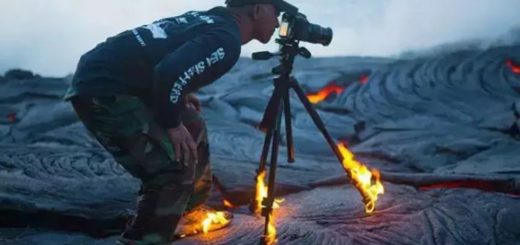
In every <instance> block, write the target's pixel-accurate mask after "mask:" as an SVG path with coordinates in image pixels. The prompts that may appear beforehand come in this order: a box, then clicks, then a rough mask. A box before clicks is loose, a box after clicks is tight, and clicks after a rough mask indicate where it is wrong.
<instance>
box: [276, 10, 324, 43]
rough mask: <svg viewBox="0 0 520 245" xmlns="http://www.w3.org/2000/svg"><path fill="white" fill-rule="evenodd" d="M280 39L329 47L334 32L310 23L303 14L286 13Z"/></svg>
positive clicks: (281, 26) (281, 25)
mask: <svg viewBox="0 0 520 245" xmlns="http://www.w3.org/2000/svg"><path fill="white" fill-rule="evenodd" d="M279 35H280V38H282V39H287V40H297V41H304V42H309V43H315V44H321V45H323V46H328V45H329V44H330V42H331V41H332V37H333V32H332V29H331V28H329V27H322V26H320V25H317V24H313V23H310V22H309V21H308V20H307V17H306V16H305V15H304V14H302V13H296V14H288V13H285V14H284V15H283V17H282V22H281V24H280V32H279Z"/></svg>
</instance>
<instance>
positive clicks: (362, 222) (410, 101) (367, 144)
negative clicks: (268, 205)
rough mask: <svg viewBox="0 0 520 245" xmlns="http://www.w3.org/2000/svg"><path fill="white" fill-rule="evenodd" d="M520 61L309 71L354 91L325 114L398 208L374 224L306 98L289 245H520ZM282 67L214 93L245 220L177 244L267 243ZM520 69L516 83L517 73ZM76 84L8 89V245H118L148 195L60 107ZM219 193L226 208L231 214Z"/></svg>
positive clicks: (379, 64)
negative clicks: (262, 202)
mask: <svg viewBox="0 0 520 245" xmlns="http://www.w3.org/2000/svg"><path fill="white" fill-rule="evenodd" d="M517 64H520V46H514V45H513V46H504V47H498V48H492V49H487V50H477V49H472V50H461V51H450V52H445V53H438V54H435V55H428V56H421V57H414V58H409V59H399V60H397V59H395V60H394V59H378V58H317V59H311V60H299V61H298V62H297V63H296V71H295V76H296V78H297V79H298V80H299V81H300V82H301V84H302V85H303V87H304V88H305V89H306V91H307V92H309V93H310V92H315V91H318V90H320V89H321V88H322V87H324V86H326V85H328V84H331V83H334V84H337V85H340V86H342V87H344V88H345V90H344V91H343V92H342V93H340V94H338V95H332V96H330V97H329V98H328V99H327V100H326V101H324V102H321V103H319V104H317V105H316V108H317V109H318V111H319V113H320V115H321V116H322V118H323V120H324V122H325V124H326V126H327V128H328V129H329V130H330V132H331V134H332V135H333V136H334V137H335V138H336V139H337V140H338V141H344V142H347V144H348V145H349V147H350V149H351V150H352V151H353V152H354V153H355V154H356V158H357V159H358V160H359V161H361V162H363V163H365V164H367V165H368V166H370V167H374V168H378V169H380V170H381V171H382V180H383V184H384V186H385V194H384V195H383V196H382V197H381V199H380V200H379V201H378V203H377V207H376V211H375V212H374V213H373V214H372V215H365V214H364V209H363V203H362V201H361V198H360V196H359V193H358V192H357V190H356V189H355V188H353V186H352V185H350V184H349V183H348V181H347V179H346V177H345V174H344V172H343V170H342V168H341V166H340V164H339V163H338V162H337V160H335V157H334V155H333V153H332V152H331V150H330V149H329V148H328V146H327V144H326V143H325V141H324V139H323V138H322V137H321V135H320V134H319V132H318V131H317V130H316V128H315V127H314V125H313V123H312V121H311V120H310V118H309V117H308V115H307V113H306V112H305V110H304V109H303V107H302V105H301V104H299V103H297V102H296V96H295V94H293V95H292V96H293V98H294V100H293V101H294V102H293V103H292V104H293V105H292V106H293V110H292V114H293V122H294V138H295V144H296V156H297V161H296V163H294V164H287V163H286V162H285V155H286V149H285V147H283V146H284V145H285V142H282V148H281V153H280V155H281V158H280V161H281V162H280V166H279V174H278V176H277V182H278V183H279V186H278V192H279V195H281V196H283V197H284V198H285V200H286V201H285V202H284V203H283V204H282V208H281V209H280V210H279V211H277V215H278V218H277V226H278V229H279V237H278V239H279V244H520V229H518V228H517V227H518V226H520V209H519V208H518V207H520V154H518V149H520V71H518V70H520V68H516V69H515V67H516V65H517ZM274 65H276V62H275V61H268V62H258V61H251V60H248V59H242V60H241V61H240V62H239V64H237V66H236V67H235V68H234V69H233V70H232V72H231V73H230V74H228V75H227V76H225V77H223V78H222V79H220V80H219V81H218V82H216V83H215V84H214V85H211V86H210V87H207V88H205V89H203V90H202V91H200V93H199V96H200V98H201V100H202V102H203V111H204V117H205V118H206V120H207V124H208V127H209V131H210V136H209V137H210V142H211V154H212V164H213V170H214V172H215V174H216V176H217V177H218V178H219V179H220V181H221V182H222V184H223V185H224V186H225V187H226V188H227V189H228V193H229V196H228V199H230V200H231V201H232V202H233V203H234V204H235V205H237V206H240V205H242V206H240V207H239V208H237V209H236V210H235V219H234V220H233V224H232V226H231V227H230V228H229V229H225V230H222V231H218V232H215V233H211V234H209V235H203V236H195V237H191V238H187V239H184V240H180V241H178V242H177V243H178V244H206V243H207V244H257V243H258V241H259V237H260V235H261V234H262V232H263V220H262V219H259V218H257V217H255V216H253V215H251V214H249V212H247V208H246V206H245V205H246V204H247V200H248V198H249V196H250V195H251V192H252V190H253V184H254V181H253V179H254V175H255V170H256V168H257V164H258V163H257V162H258V159H259V157H260V150H261V146H262V144H263V137H264V136H263V134H262V133H261V132H260V131H258V130H256V129H255V126H256V125H257V124H258V123H259V121H260V120H261V117H262V113H263V110H264V109H265V105H266V104H267V101H268V99H269V96H270V94H271V92H272V88H273V87H272V81H271V78H272V77H271V75H270V70H271V67H273V66H274ZM517 69H518V70H517ZM67 82H68V79H67V78H64V79H61V78H60V79H52V78H41V77H34V78H28V79H21V80H20V79H14V78H9V77H8V76H6V77H5V78H2V79H0V149H1V150H0V217H1V219H0V227H1V228H0V243H2V244H111V243H113V242H114V240H115V239H116V237H117V236H116V234H118V233H119V232H120V231H121V228H122V226H123V224H124V222H125V220H126V218H127V217H128V216H129V215H131V214H132V212H133V209H134V204H135V198H136V192H137V188H138V182H137V181H136V180H135V179H133V178H132V177H130V176H129V175H128V174H126V173H125V172H124V170H122V169H121V168H120V167H119V166H118V165H117V164H116V163H115V162H114V161H113V159H111V158H110V157H109V156H108V155H107V154H106V153H104V151H103V150H102V149H101V148H100V147H99V146H98V144H97V143H96V142H95V141H93V140H92V139H91V138H90V137H89V136H88V134H87V133H86V131H85V129H84V128H83V126H82V125H81V124H80V123H79V122H78V120H77V118H76V116H75V114H74V112H73V111H72V109H71V107H70V105H69V104H68V103H65V102H63V101H62V100H61V97H62V96H63V94H64V92H65V89H66V87H67ZM218 197H219V194H218V193H215V198H214V200H213V203H217V204H218V203H219V199H218Z"/></svg>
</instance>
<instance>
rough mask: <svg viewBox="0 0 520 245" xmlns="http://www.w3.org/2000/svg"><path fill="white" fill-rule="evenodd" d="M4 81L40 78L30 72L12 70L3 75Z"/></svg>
mask: <svg viewBox="0 0 520 245" xmlns="http://www.w3.org/2000/svg"><path fill="white" fill-rule="evenodd" d="M4 76H5V79H6V80H26V79H33V78H40V76H39V75H36V74H34V73H32V72H31V71H26V70H22V69H12V70H9V71H7V72H6V73H5V75H4Z"/></svg>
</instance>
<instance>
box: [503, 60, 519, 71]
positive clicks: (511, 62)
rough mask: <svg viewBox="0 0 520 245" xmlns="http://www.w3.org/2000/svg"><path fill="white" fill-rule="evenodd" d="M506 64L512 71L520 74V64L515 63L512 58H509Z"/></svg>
mask: <svg viewBox="0 0 520 245" xmlns="http://www.w3.org/2000/svg"><path fill="white" fill-rule="evenodd" d="M506 64H507V66H508V67H509V68H511V71H513V72H514V73H516V74H520V65H517V64H514V63H513V61H512V60H507V62H506Z"/></svg>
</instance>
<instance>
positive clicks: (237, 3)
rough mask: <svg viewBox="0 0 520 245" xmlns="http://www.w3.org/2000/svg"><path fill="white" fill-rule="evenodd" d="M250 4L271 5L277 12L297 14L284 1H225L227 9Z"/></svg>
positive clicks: (296, 10)
mask: <svg viewBox="0 0 520 245" xmlns="http://www.w3.org/2000/svg"><path fill="white" fill-rule="evenodd" d="M251 4H272V5H274V6H275V7H276V8H277V9H278V11H280V12H285V13H288V14H297V13H298V8H297V7H295V6H294V5H292V4H290V3H288V2H286V1H284V0H226V5H227V6H228V7H241V6H245V5H251Z"/></svg>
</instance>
